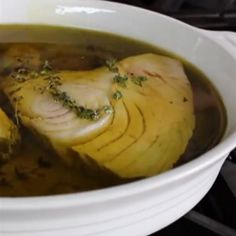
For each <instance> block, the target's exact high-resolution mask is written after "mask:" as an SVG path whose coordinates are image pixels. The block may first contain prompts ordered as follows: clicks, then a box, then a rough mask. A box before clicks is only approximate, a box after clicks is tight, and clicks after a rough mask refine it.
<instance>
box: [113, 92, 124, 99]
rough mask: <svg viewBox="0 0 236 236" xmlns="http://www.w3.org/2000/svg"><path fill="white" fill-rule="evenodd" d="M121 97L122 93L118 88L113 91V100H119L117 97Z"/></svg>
mask: <svg viewBox="0 0 236 236" xmlns="http://www.w3.org/2000/svg"><path fill="white" fill-rule="evenodd" d="M122 97H123V95H122V93H121V92H120V91H119V90H117V91H116V92H115V93H113V98H114V99H115V100H119V99H121V98H122Z"/></svg>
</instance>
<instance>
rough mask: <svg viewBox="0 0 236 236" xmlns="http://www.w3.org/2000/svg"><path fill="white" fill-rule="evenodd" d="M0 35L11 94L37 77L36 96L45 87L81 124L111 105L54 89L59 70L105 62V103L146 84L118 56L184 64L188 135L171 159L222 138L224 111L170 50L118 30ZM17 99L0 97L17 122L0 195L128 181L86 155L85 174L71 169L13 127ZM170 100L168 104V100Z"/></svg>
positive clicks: (0, 169) (20, 29)
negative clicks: (191, 111) (108, 85)
mask: <svg viewBox="0 0 236 236" xmlns="http://www.w3.org/2000/svg"><path fill="white" fill-rule="evenodd" d="M0 38H1V40H2V42H1V43H0V53H1V54H0V71H1V81H3V80H4V78H5V77H6V76H8V75H10V76H11V78H12V80H13V81H16V82H17V85H18V86H17V87H16V89H15V90H17V91H14V92H16V94H17V93H20V91H21V90H22V89H23V90H24V84H25V82H26V81H28V80H32V81H35V80H37V79H39V78H40V79H41V78H42V81H43V83H42V86H41V85H40V86H38V85H37V86H36V88H35V89H36V90H37V91H38V90H40V92H41V93H42V94H43V93H47V92H49V94H50V95H51V96H52V97H54V99H55V100H56V101H57V102H59V103H60V104H63V106H64V107H66V108H68V109H71V110H73V112H74V113H75V115H76V116H79V117H80V118H85V121H86V122H87V120H88V122H90V121H91V122H92V121H93V120H100V119H102V118H103V117H104V116H106V115H109V114H113V113H114V107H113V104H111V105H109V104H105V105H102V106H101V107H100V106H99V109H90V108H89V109H88V108H86V107H85V106H80V105H78V104H77V102H76V101H75V100H74V99H73V98H72V97H70V95H69V94H67V93H66V92H65V91H61V90H60V86H61V83H62V82H61V77H60V73H59V72H60V71H62V70H67V71H69V70H73V71H80V70H92V69H94V68H97V67H100V66H104V65H105V66H106V67H107V70H108V71H110V73H112V77H111V78H112V81H113V86H117V87H115V88H114V90H112V91H111V93H112V94H111V96H112V97H113V100H114V101H113V102H112V103H116V102H117V103H119V102H121V101H122V99H126V98H127V97H126V94H127V91H128V89H127V86H128V87H129V86H136V87H137V88H138V89H140V90H139V91H140V93H142V92H143V91H145V90H142V89H145V87H146V85H147V84H148V83H149V82H150V81H149V79H148V76H144V75H141V76H136V75H134V74H132V73H131V74H126V73H125V74H124V73H123V72H122V71H121V70H120V69H119V68H118V66H117V65H118V62H119V60H121V59H123V58H126V57H129V56H133V55H139V54H144V53H156V54H159V55H165V56H169V57H172V58H177V59H178V60H181V61H182V62H183V64H184V67H185V72H186V74H187V76H188V79H189V80H190V82H191V85H192V89H193V95H194V107H195V117H196V126H195V129H194V133H193V136H192V138H191V140H190V142H189V145H188V148H187V150H186V151H185V153H184V155H183V156H182V158H181V159H180V160H179V162H178V163H177V164H182V163H183V162H186V161H189V160H192V159H193V158H195V157H197V156H198V155H200V154H202V153H204V152H205V151H207V150H208V149H210V148H212V147H213V146H214V145H216V144H217V143H218V142H219V140H220V138H221V137H222V135H223V132H224V129H225V126H226V113H225V109H224V106H223V103H222V101H221V98H220V97H219V95H218V93H217V91H216V90H215V88H214V87H213V85H212V84H211V83H210V82H209V81H208V80H207V78H206V77H205V76H204V75H203V74H202V73H201V72H200V71H199V70H198V69H196V68H195V67H194V66H192V65H191V64H189V63H188V62H186V61H184V60H182V59H181V58H178V57H177V56H176V55H174V54H171V53H169V52H166V51H164V50H162V49H159V48H157V47H154V46H152V45H149V44H146V43H143V42H140V41H136V40H133V39H128V38H124V37H121V36H117V35H112V34H108V33H101V32H94V31H87V30H79V29H70V28H62V27H48V26H1V27H0ZM62 77H63V76H62ZM55 78H56V79H55ZM62 79H63V78H62ZM36 84H37V83H36ZM130 84H133V85H130ZM45 91H46V92H45ZM24 97H26V96H24V94H23V95H20V96H15V97H14V99H15V103H14V104H16V106H15V107H11V105H10V103H9V101H8V99H7V98H6V97H5V96H4V95H1V96H0V107H1V108H2V109H4V111H5V112H6V113H7V114H8V116H9V117H10V118H11V119H13V120H14V121H15V123H16V124H17V125H18V127H19V129H20V133H21V139H22V141H21V144H20V145H21V146H20V148H19V149H17V152H16V153H15V154H14V155H13V157H12V158H11V160H9V161H8V162H6V163H4V164H0V196H41V195H51V194H61V193H72V192H80V191H87V190H92V189H99V188H105V187H109V186H114V185H117V184H122V183H126V182H127V181H131V180H127V179H124V178H123V179H122V178H119V177H117V176H116V175H114V174H113V173H111V172H110V171H107V170H105V169H103V171H101V169H100V167H98V166H96V164H95V165H94V160H92V159H91V160H90V159H88V160H87V161H88V162H91V163H92V166H93V169H92V171H91V169H90V168H88V169H87V168H86V166H85V165H83V164H81V163H75V165H76V168H71V167H70V166H68V165H66V164H65V163H64V162H63V161H62V160H61V159H60V158H58V155H57V154H56V153H55V152H54V151H53V149H52V148H51V146H50V145H48V142H47V140H45V137H37V135H33V133H34V132H35V131H33V133H32V132H30V131H29V130H28V129H26V128H25V127H23V126H22V125H20V121H19V116H21V115H22V114H19V112H20V111H19V107H18V106H19V103H20V102H22V101H21V100H22V99H24ZM188 100H189V99H188V98H187V97H183V98H182V101H181V102H182V103H183V104H185V103H188V102H189V101H188ZM169 103H170V104H174V103H175V101H169ZM151 109H155V107H152V108H151ZM45 143H46V145H45ZM70 155H71V153H70ZM72 155H74V154H72Z"/></svg>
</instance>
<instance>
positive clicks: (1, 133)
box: [0, 109, 20, 163]
mask: <svg viewBox="0 0 236 236" xmlns="http://www.w3.org/2000/svg"><path fill="white" fill-rule="evenodd" d="M19 140H20V135H19V131H18V128H17V127H16V125H15V124H14V123H13V122H12V121H11V120H10V119H9V118H8V117H7V115H6V114H5V112H4V111H3V110H2V109H0V163H2V162H6V161H8V160H9V159H10V158H11V156H12V154H13V152H14V149H15V147H16V145H17V143H18V142H19Z"/></svg>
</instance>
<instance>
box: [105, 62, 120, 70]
mask: <svg viewBox="0 0 236 236" xmlns="http://www.w3.org/2000/svg"><path fill="white" fill-rule="evenodd" d="M116 63H117V61H116V60H115V59H109V60H106V61H105V65H106V67H107V68H108V70H109V71H111V72H113V73H118V72H119V69H118V67H117V66H116Z"/></svg>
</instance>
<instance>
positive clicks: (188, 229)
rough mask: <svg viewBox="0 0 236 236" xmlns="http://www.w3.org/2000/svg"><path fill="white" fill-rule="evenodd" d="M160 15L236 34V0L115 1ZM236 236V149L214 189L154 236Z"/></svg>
mask: <svg viewBox="0 0 236 236" xmlns="http://www.w3.org/2000/svg"><path fill="white" fill-rule="evenodd" d="M115 2H122V3H126V4H131V5H136V6H139V7H143V8H146V9H149V10H153V11H157V12H161V13H163V14H166V15H169V16H171V17H174V18H177V19H179V20H181V21H184V22H186V23H188V24H192V25H194V26H196V27H200V28H204V29H211V30H230V31H235V32H236V0H128V1H126V0H115ZM175 235H179V236H195V235H198V236H199V235H200V236H219V235H221V236H236V149H235V151H233V152H231V154H230V156H229V157H228V158H227V160H226V162H225V164H224V165H223V167H222V169H221V172H220V174H219V176H218V178H217V179H216V181H215V183H214V185H213V187H212V188H211V190H210V191H209V192H208V194H207V195H206V196H205V197H204V198H203V199H202V201H201V202H200V203H199V204H198V205H197V206H196V207H194V208H193V209H192V210H191V211H190V212H188V213H187V214H186V215H185V216H184V217H182V218H181V219H179V220H178V221H176V222H175V223H173V224H171V225H170V226H168V227H166V228H165V229H163V230H161V231H159V232H157V233H154V234H152V236H175Z"/></svg>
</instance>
